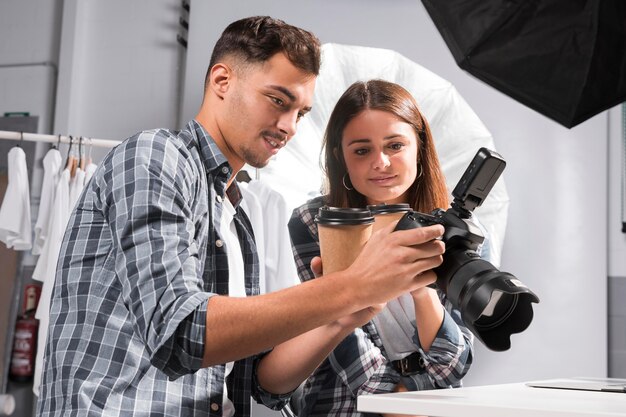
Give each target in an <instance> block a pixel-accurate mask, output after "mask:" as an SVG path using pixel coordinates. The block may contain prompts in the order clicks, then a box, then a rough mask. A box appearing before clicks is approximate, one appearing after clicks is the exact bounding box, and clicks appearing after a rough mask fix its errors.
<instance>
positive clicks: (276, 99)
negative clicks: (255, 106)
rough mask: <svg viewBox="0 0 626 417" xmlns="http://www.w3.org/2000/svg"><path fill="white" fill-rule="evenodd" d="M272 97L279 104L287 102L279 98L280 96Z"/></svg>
mask: <svg viewBox="0 0 626 417" xmlns="http://www.w3.org/2000/svg"><path fill="white" fill-rule="evenodd" d="M270 98H271V99H272V101H273V102H274V103H276V104H277V105H279V106H283V105H284V104H285V102H284V101H282V100H281V99H279V98H278V97H270Z"/></svg>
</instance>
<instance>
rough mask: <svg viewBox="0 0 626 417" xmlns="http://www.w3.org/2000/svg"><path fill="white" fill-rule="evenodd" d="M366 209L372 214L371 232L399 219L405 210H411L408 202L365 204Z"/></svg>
mask: <svg viewBox="0 0 626 417" xmlns="http://www.w3.org/2000/svg"><path fill="white" fill-rule="evenodd" d="M367 208H368V210H369V211H370V212H371V213H372V216H374V227H373V229H372V233H374V232H375V231H377V230H379V229H382V228H383V227H385V226H387V225H388V224H389V223H391V222H393V221H394V220H400V218H401V217H402V216H404V214H405V213H406V212H407V211H411V206H409V205H408V204H405V203H402V204H377V205H372V206H367Z"/></svg>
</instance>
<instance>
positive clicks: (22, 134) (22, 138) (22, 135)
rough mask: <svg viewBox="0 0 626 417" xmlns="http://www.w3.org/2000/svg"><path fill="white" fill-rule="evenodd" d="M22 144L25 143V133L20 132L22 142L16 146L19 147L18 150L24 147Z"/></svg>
mask: <svg viewBox="0 0 626 417" xmlns="http://www.w3.org/2000/svg"><path fill="white" fill-rule="evenodd" d="M22 142H24V132H21V131H20V141H19V142H18V143H17V145H15V146H17V147H18V148H21V147H22Z"/></svg>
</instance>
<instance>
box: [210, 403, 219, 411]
mask: <svg viewBox="0 0 626 417" xmlns="http://www.w3.org/2000/svg"><path fill="white" fill-rule="evenodd" d="M219 409H220V406H219V405H217V403H212V404H211V410H213V411H217V410H219Z"/></svg>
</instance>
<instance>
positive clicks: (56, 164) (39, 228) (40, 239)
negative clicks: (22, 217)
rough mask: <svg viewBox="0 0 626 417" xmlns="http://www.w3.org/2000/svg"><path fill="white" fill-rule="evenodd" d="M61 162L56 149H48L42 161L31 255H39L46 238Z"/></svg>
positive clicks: (61, 159)
mask: <svg viewBox="0 0 626 417" xmlns="http://www.w3.org/2000/svg"><path fill="white" fill-rule="evenodd" d="M62 162H63V158H61V152H59V150H58V149H50V150H49V151H48V153H47V154H46V156H45V157H44V159H43V183H42V185H41V198H40V200H39V211H38V213H37V223H35V240H34V241H33V255H39V254H41V251H42V250H43V246H44V243H45V242H46V239H47V238H48V233H49V232H48V231H49V228H50V217H51V214H52V206H53V205H54V196H55V195H56V186H57V181H58V180H59V174H60V173H61V171H60V169H61V163H62Z"/></svg>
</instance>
